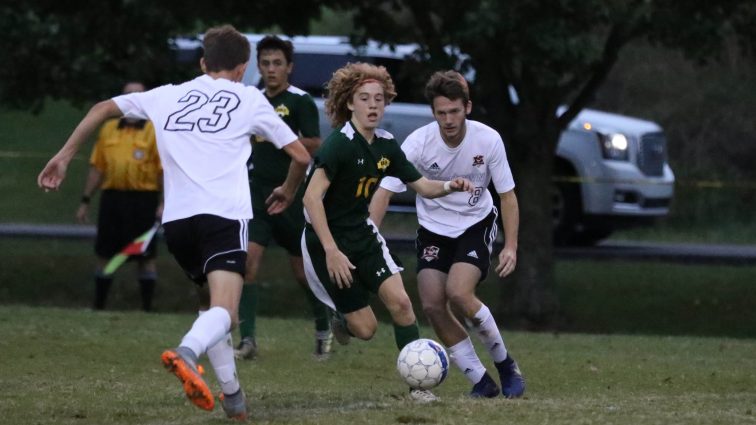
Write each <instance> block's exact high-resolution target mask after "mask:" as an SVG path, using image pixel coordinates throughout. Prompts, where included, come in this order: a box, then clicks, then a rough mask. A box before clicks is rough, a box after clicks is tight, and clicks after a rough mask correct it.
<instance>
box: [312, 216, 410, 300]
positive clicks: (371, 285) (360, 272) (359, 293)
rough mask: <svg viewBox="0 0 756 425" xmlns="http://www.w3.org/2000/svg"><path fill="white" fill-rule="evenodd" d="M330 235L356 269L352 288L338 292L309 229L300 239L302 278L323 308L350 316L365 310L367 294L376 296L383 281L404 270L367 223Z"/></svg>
mask: <svg viewBox="0 0 756 425" xmlns="http://www.w3.org/2000/svg"><path fill="white" fill-rule="evenodd" d="M331 233H332V234H333V237H334V239H335V240H336V244H337V245H338V247H339V249H340V250H341V252H343V253H344V255H346V256H347V258H349V261H350V262H351V263H352V264H354V266H355V267H356V269H354V270H352V279H353V282H352V285H351V286H350V287H349V288H339V287H338V285H336V283H334V282H332V281H331V279H330V277H329V276H328V268H327V267H326V259H325V251H324V250H323V245H321V244H320V239H318V235H317V234H316V233H315V231H314V230H313V229H312V227H311V226H310V225H307V226H306V227H305V231H304V233H303V235H302V257H303V260H304V267H305V275H306V276H307V283H308V284H309V285H310V289H311V290H312V292H313V293H314V294H315V296H316V297H317V298H318V299H319V300H320V301H321V302H322V303H323V304H325V305H327V306H329V307H331V308H332V309H334V310H336V311H339V312H341V313H351V312H353V311H357V310H359V309H361V308H363V307H367V306H368V302H369V299H370V293H374V294H376V293H378V288H380V286H381V284H382V283H383V282H384V281H385V280H386V279H388V278H389V277H390V276H391V275H393V274H395V273H399V272H400V271H402V270H404V269H403V268H402V267H401V265H400V264H399V262H398V261H397V260H396V259H395V258H394V257H393V256H392V255H391V253H390V252H389V250H388V247H387V246H386V240H385V239H383V236H381V234H380V233H378V228H377V227H375V225H374V224H373V222H372V221H370V220H367V221H366V222H365V224H364V225H362V226H360V227H357V228H350V229H331Z"/></svg>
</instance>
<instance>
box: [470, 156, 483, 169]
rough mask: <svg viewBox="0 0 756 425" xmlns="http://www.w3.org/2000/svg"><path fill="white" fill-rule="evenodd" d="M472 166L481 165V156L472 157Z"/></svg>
mask: <svg viewBox="0 0 756 425" xmlns="http://www.w3.org/2000/svg"><path fill="white" fill-rule="evenodd" d="M472 165H473V167H479V166H481V165H483V155H475V156H474V157H473V163H472Z"/></svg>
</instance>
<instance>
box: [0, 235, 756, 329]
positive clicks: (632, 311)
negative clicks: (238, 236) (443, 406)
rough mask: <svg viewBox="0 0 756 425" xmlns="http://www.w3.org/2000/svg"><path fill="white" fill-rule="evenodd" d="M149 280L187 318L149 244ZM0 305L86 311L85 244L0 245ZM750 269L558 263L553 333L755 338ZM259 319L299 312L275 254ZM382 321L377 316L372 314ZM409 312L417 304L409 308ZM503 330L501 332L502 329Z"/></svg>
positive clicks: (165, 265) (183, 281)
mask: <svg viewBox="0 0 756 425" xmlns="http://www.w3.org/2000/svg"><path fill="white" fill-rule="evenodd" d="M159 249H160V255H159V256H158V269H159V281H158V286H157V291H156V298H155V308H156V309H157V310H158V311H160V312H184V313H186V312H191V311H194V309H195V308H196V296H195V291H194V289H193V285H192V284H191V282H189V281H188V279H187V278H186V277H185V276H184V274H183V273H182V272H181V270H180V269H179V268H178V266H177V265H176V262H175V261H174V260H173V258H171V256H170V255H169V254H168V253H167V250H166V249H165V246H164V245H163V244H161V245H160V246H159ZM0 252H3V253H4V254H3V255H4V263H3V266H2V267H0V282H3V284H2V285H0V305H3V304H13V303H22V304H26V305H35V306H53V307H74V308H84V307H88V306H89V305H90V303H91V300H92V297H93V295H92V293H93V287H94V284H93V282H92V270H93V261H94V259H93V254H92V242H91V241H89V240H56V239H49V240H48V239H43V240H36V239H14V238H10V239H2V238H0ZM396 254H398V256H399V258H400V260H401V261H403V262H404V264H405V265H406V266H407V270H406V271H405V272H404V273H403V274H402V275H403V279H404V282H405V286H406V287H407V290H408V292H409V293H410V296H411V297H413V298H414V299H415V300H416V299H417V296H416V282H415V275H414V273H413V272H412V270H414V259H413V256H412V254H411V253H409V252H406V251H397V252H396ZM755 275H756V267H724V266H696V265H680V264H663V263H654V262H645V263H634V262H620V261H617V262H615V261H607V262H602V261H558V262H557V264H556V287H555V290H556V292H557V294H558V296H559V299H560V302H561V315H562V317H563V319H562V321H561V322H560V324H559V330H560V331H569V332H591V333H631V334H657V335H699V336H704V335H707V336H730V337H739V338H756V309H754V308H753V306H754V305H756V290H754V283H753V276H755ZM259 284H260V287H261V297H262V298H261V299H262V301H261V304H260V306H259V311H260V314H262V315H265V316H275V317H292V316H293V317H296V318H301V317H305V316H306V315H307V314H308V313H307V312H309V307H308V306H307V303H306V301H305V298H304V296H303V294H302V290H301V288H300V287H299V286H298V285H297V284H296V283H295V282H294V280H293V279H292V277H291V274H290V272H289V270H288V258H287V257H286V255H285V253H284V251H283V250H282V249H281V248H278V247H271V249H269V250H268V251H267V252H266V257H265V267H264V268H263V269H262V270H261V272H260V276H259ZM506 284H507V281H504V282H501V281H499V280H498V279H495V278H493V277H489V278H488V279H487V280H486V281H485V282H484V283H483V284H482V285H481V286H480V287H479V291H478V292H479V294H480V296H481V298H482V299H484V300H485V301H486V303H488V304H489V305H490V307H491V309H492V310H493V311H500V310H501V301H500V298H501V297H502V289H503V287H504V285H506ZM139 305H140V302H139V289H138V285H137V283H136V279H135V271H134V267H133V265H132V264H126V265H124V266H123V267H122V269H121V270H119V272H118V273H117V274H116V278H115V284H114V285H113V289H112V291H111V297H110V300H109V302H108V308H110V309H115V310H129V309H137V308H138V306H139ZM376 310H377V312H378V313H379V317H381V318H383V319H387V315H386V314H385V311H384V310H383V309H382V308H381V309H376ZM416 311H417V312H418V314H419V313H420V311H419V303H417V302H416ZM502 325H503V326H507V324H502Z"/></svg>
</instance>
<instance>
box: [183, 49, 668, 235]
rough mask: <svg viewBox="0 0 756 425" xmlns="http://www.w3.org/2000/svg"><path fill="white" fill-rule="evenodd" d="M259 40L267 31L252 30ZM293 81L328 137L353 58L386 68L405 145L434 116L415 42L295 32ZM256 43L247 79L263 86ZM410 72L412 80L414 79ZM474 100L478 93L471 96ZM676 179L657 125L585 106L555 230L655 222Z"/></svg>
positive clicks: (396, 202) (560, 180)
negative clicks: (329, 95) (336, 82)
mask: <svg viewBox="0 0 756 425" xmlns="http://www.w3.org/2000/svg"><path fill="white" fill-rule="evenodd" d="M247 37H248V38H249V40H250V42H251V43H252V45H253V46H254V45H255V44H256V43H257V41H259V40H260V39H261V38H262V37H263V35H257V34H249V35H248V36H247ZM291 41H292V42H293V44H294V52H295V53H294V71H293V73H292V76H291V79H290V81H291V83H292V84H293V85H295V86H297V87H299V88H301V89H303V90H306V91H308V92H309V93H311V94H312V95H313V97H314V98H315V102H316V103H317V105H318V109H319V110H320V129H321V135H322V136H323V137H325V136H327V135H328V134H329V133H330V132H331V131H332V129H331V128H330V125H329V123H328V120H327V119H326V117H325V114H324V110H323V100H322V98H321V96H322V94H323V90H324V85H325V83H326V82H327V81H328V80H329V79H330V77H331V75H332V73H333V71H335V70H336V69H338V68H339V67H341V66H343V65H345V64H346V63H347V62H356V61H362V62H371V63H375V64H379V65H383V66H385V67H386V68H387V69H388V70H389V72H390V73H391V75H392V77H393V78H394V82H395V84H396V86H397V92H398V93H399V96H398V97H397V99H396V101H395V102H394V103H392V104H391V105H390V106H389V107H387V108H386V114H385V116H384V118H383V122H382V123H381V127H382V128H384V129H386V130H387V131H389V132H391V133H392V134H393V135H394V137H395V138H396V140H398V141H399V142H400V143H401V142H403V141H404V139H405V137H406V136H407V135H408V134H409V133H410V132H412V131H413V130H414V129H416V128H418V127H420V126H422V125H425V124H427V123H429V122H431V121H432V120H433V115H432V114H431V110H430V107H429V106H428V105H427V104H426V102H425V100H424V99H422V88H423V84H424V82H422V81H420V82H418V81H413V80H412V79H411V77H412V76H413V75H414V74H413V73H412V66H411V63H412V60H413V59H412V57H413V53H414V52H415V50H416V46H413V45H400V46H395V47H394V48H393V49H391V48H389V47H387V46H382V45H380V44H378V43H369V44H368V45H366V46H362V47H358V48H355V47H353V46H352V45H350V44H349V41H348V39H346V38H345V37H334V36H307V37H293V38H291ZM177 45H178V47H179V53H180V54H182V55H183V56H184V59H185V60H189V58H190V57H192V56H193V58H192V59H191V60H196V58H198V52H199V49H200V43H199V41H196V40H187V39H181V40H178V42H177ZM254 56H255V55H254V49H253V55H252V59H251V61H250V65H249V67H248V68H247V74H246V75H245V76H244V82H245V83H246V84H251V85H259V81H260V75H259V73H258V70H257V67H256V66H255V57H254ZM408 77H410V78H408ZM473 101H474V99H473ZM674 182H675V177H674V174H673V173H672V170H671V168H670V167H669V163H668V162H667V142H666V138H665V136H664V133H663V131H662V129H661V127H659V125H657V124H656V123H653V122H651V121H645V120H641V119H638V118H632V117H628V116H623V115H618V114H612V113H608V112H601V111H596V110H591V109H585V110H583V111H582V112H581V113H580V114H579V115H578V116H577V117H576V118H575V119H574V120H573V121H572V122H571V123H570V124H569V126H568V128H567V129H565V130H564V131H563V132H562V134H561V137H560V140H559V144H558V146H557V152H556V166H555V177H554V186H553V193H554V202H553V204H554V212H553V217H554V221H553V223H554V236H555V241H556V242H557V243H559V244H592V243H595V242H596V241H598V240H600V239H603V238H605V237H606V236H608V235H609V234H610V233H611V232H612V231H613V230H615V229H617V228H620V227H627V226H633V225H639V224H649V223H652V222H653V220H654V219H656V218H659V217H664V216H666V215H667V214H668V213H669V206H670V202H671V200H672V195H673V193H674ZM414 205H415V203H414V193H413V192H411V191H407V192H404V193H402V194H399V195H397V196H394V197H393V198H392V206H391V210H393V211H403V212H412V211H414Z"/></svg>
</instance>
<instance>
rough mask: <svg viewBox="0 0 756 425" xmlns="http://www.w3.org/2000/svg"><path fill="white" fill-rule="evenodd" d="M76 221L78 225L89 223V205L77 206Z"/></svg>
mask: <svg viewBox="0 0 756 425" xmlns="http://www.w3.org/2000/svg"><path fill="white" fill-rule="evenodd" d="M76 221H78V222H79V223H80V224H87V223H89V205H87V204H81V205H79V209H77V210H76Z"/></svg>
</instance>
